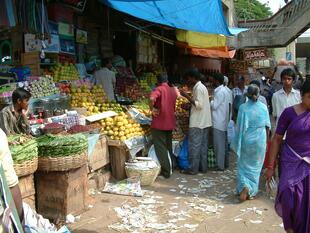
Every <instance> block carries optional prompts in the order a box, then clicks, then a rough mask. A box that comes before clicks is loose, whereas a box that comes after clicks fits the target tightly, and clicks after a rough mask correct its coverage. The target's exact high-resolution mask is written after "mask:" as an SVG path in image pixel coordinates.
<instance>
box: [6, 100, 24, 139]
mask: <svg viewBox="0 0 310 233" xmlns="http://www.w3.org/2000/svg"><path fill="white" fill-rule="evenodd" d="M0 128H1V129H2V130H3V131H4V132H5V134H6V135H10V134H22V133H24V134H29V133H30V127H29V123H28V120H27V118H26V117H24V116H23V115H22V113H18V114H17V116H16V114H15V109H14V106H13V105H10V106H7V107H5V108H4V109H2V110H1V112H0Z"/></svg>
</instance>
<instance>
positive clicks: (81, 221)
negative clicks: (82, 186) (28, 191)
mask: <svg viewBox="0 0 310 233" xmlns="http://www.w3.org/2000/svg"><path fill="white" fill-rule="evenodd" d="M232 167H234V164H232ZM234 186H235V171H234V170H233V169H231V170H227V171H225V172H215V171H209V172H208V173H207V174H205V175H202V174H199V175H197V176H185V175H181V174H180V173H179V172H175V173H174V174H173V176H172V177H171V178H170V179H168V180H165V179H163V178H158V179H157V181H156V183H155V184H154V186H152V187H144V188H143V190H144V191H145V194H144V196H143V197H142V198H141V197H140V198H134V197H127V196H118V195H113V194H104V193H101V192H96V194H95V195H92V196H93V200H92V203H91V205H90V207H91V208H90V209H89V210H88V211H87V212H85V213H83V214H82V215H81V216H80V218H78V220H77V222H75V223H74V224H72V225H71V226H70V227H71V229H73V233H104V232H199V233H200V232H201V233H203V232H206V233H212V232H214V233H232V232H236V233H237V232H238V233H242V232H251V233H254V232H257V233H261V232H273V233H277V232H279V233H280V232H284V230H283V227H282V226H281V223H282V221H281V219H280V218H279V217H278V216H277V215H276V214H275V212H274V209H273V200H271V199H270V198H269V196H268V195H267V194H266V193H265V191H264V189H263V188H261V191H260V193H259V194H258V196H257V198H256V199H255V200H251V201H247V202H245V203H242V204H240V203H239V201H238V199H237V197H236V195H235V193H234ZM263 186H264V185H261V187H263Z"/></svg>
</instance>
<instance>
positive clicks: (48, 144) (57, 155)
mask: <svg viewBox="0 0 310 233" xmlns="http://www.w3.org/2000/svg"><path fill="white" fill-rule="evenodd" d="M37 142H38V154H39V165H38V170H40V171H68V170H71V169H75V168H79V167H82V166H83V165H85V164H86V163H87V148H88V141H87V138H86V136H85V135H83V134H74V135H44V136H42V137H39V138H38V139H37Z"/></svg>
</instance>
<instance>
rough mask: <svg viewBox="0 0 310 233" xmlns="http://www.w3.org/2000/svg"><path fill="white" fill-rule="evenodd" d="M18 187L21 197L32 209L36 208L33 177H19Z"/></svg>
mask: <svg viewBox="0 0 310 233" xmlns="http://www.w3.org/2000/svg"><path fill="white" fill-rule="evenodd" d="M18 185H19V188H20V192H21V195H22V199H23V201H24V202H26V203H27V204H28V205H30V207H31V208H32V209H34V210H35V209H36V205H35V194H36V190H35V188H34V177H33V174H32V175H28V176H23V177H20V178H19V184H18Z"/></svg>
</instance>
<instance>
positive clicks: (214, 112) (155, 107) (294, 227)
mask: <svg viewBox="0 0 310 233" xmlns="http://www.w3.org/2000/svg"><path fill="white" fill-rule="evenodd" d="M280 77H281V84H282V88H280V89H279V90H278V91H276V92H275V93H274V94H273V95H269V93H268V96H270V99H269V100H267V98H266V97H264V96H263V95H262V93H263V91H264V90H263V88H261V87H262V86H263V83H262V82H261V80H252V81H251V82H250V83H249V85H248V86H247V85H246V79H245V78H244V77H243V76H240V77H238V79H237V83H236V87H235V88H233V89H232V90H230V89H229V88H228V78H227V77H225V76H223V75H222V74H220V73H215V74H213V75H212V84H213V86H214V87H215V89H214V95H213V96H209V92H208V89H207V87H206V86H205V85H204V84H203V83H202V82H201V81H200V80H201V74H200V73H199V72H198V70H197V69H195V68H193V69H191V70H189V71H187V72H186V73H185V74H184V75H183V79H182V82H183V84H184V85H186V86H187V87H189V88H190V90H191V94H189V93H188V92H185V91H183V89H182V88H181V89H180V90H178V89H176V87H174V86H173V85H169V84H168V79H167V77H166V76H165V78H162V77H160V78H159V80H158V81H159V83H160V84H159V86H158V87H157V88H156V89H155V90H154V92H153V93H152V94H151V102H150V107H151V109H152V111H153V122H152V126H151V127H152V136H153V140H154V146H155V151H156V154H157V156H158V158H159V161H160V163H161V165H162V168H163V169H162V175H163V176H164V177H166V178H169V177H170V175H171V170H172V169H173V168H174V167H175V158H174V156H173V154H172V150H171V148H172V140H171V134H172V130H173V129H174V127H175V124H176V123H175V121H176V120H175V116H174V115H175V112H174V111H175V103H176V99H177V97H178V94H180V95H182V96H183V97H184V98H186V99H187V100H188V101H189V102H190V104H191V109H190V118H189V132H188V140H189V141H188V142H189V148H188V159H189V168H188V169H186V170H181V173H183V174H188V175H196V174H197V173H199V172H201V173H206V172H207V164H208V163H207V160H208V145H209V144H210V142H209V141H208V138H209V137H208V134H209V133H211V132H212V134H213V148H214V153H215V157H216V164H217V169H218V170H220V171H223V170H225V169H226V168H228V165H229V159H228V158H229V145H228V137H227V130H228V125H229V123H230V122H231V121H232V120H233V121H234V122H235V136H234V138H233V140H232V142H231V149H232V150H233V152H234V153H235V155H236V158H237V185H236V191H237V194H238V196H239V200H240V201H241V202H244V201H246V200H249V199H252V198H254V197H255V196H256V194H257V193H258V189H259V180H260V176H261V174H262V172H263V164H264V160H265V156H266V149H267V142H268V141H269V140H271V137H272V143H271V148H270V153H269V155H268V158H267V159H268V164H267V165H266V170H265V178H266V180H267V182H270V180H271V178H272V177H273V176H274V171H275V164H276V161H277V160H279V162H278V163H279V187H278V194H277V198H276V212H277V213H278V214H279V216H281V217H282V219H283V223H284V227H285V230H286V231H287V232H289V233H292V232H294V233H304V232H310V212H309V209H310V205H309V203H310V167H309V166H310V147H309V146H310V143H309V142H310V80H305V81H303V83H302V84H301V85H300V86H301V88H300V90H296V89H294V88H293V85H294V81H295V80H296V74H295V72H294V71H293V70H292V69H290V68H287V69H284V70H283V71H282V72H281V75H280ZM270 105H271V106H270ZM272 117H274V122H275V123H276V130H275V133H273V132H272V123H271V118H272ZM272 120H273V119H272ZM211 130H212V131H211ZM159 132H160V133H159ZM168 152H169V153H168ZM169 161H170V162H169Z"/></svg>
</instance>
